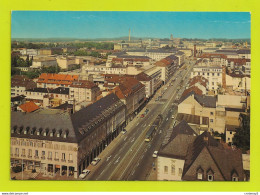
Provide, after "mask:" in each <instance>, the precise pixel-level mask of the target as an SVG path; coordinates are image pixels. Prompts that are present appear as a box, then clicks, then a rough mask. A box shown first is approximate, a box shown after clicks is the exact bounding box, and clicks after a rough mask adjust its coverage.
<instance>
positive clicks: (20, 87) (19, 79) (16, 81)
mask: <svg viewBox="0 0 260 195" xmlns="http://www.w3.org/2000/svg"><path fill="white" fill-rule="evenodd" d="M35 87H36V83H35V82H34V81H33V80H31V79H29V78H28V77H26V76H23V75H14V76H12V78H11V97H15V96H19V95H24V93H25V90H28V89H32V88H35Z"/></svg>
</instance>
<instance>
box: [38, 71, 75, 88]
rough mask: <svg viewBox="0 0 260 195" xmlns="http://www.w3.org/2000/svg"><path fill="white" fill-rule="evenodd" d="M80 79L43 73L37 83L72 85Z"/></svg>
mask: <svg viewBox="0 0 260 195" xmlns="http://www.w3.org/2000/svg"><path fill="white" fill-rule="evenodd" d="M78 78H79V76H78V75H66V74H50V73H42V74H41V75H40V76H39V78H38V81H37V83H48V84H65V85H70V84H72V81H75V80H78Z"/></svg>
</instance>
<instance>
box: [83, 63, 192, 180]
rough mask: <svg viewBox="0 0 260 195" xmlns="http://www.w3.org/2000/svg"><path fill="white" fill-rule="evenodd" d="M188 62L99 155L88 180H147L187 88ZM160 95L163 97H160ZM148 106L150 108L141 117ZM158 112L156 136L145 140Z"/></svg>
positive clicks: (91, 168) (190, 67) (189, 65)
mask: <svg viewBox="0 0 260 195" xmlns="http://www.w3.org/2000/svg"><path fill="white" fill-rule="evenodd" d="M185 64H186V67H187V68H181V69H179V70H177V71H176V72H175V74H174V75H173V77H172V78H171V79H170V80H169V81H168V82H167V83H166V84H165V85H163V86H162V87H161V88H160V89H159V90H158V91H157V93H156V94H155V95H154V97H153V98H152V99H151V100H150V102H149V103H148V104H147V105H146V107H145V108H144V109H143V110H142V111H141V112H140V113H139V114H138V115H137V116H136V117H135V118H134V119H133V120H132V121H131V122H129V123H128V125H127V127H126V130H127V133H125V134H123V133H120V134H119V136H118V137H117V138H115V139H114V140H113V141H112V142H111V144H109V146H107V147H106V149H105V150H104V151H103V152H102V153H101V154H100V155H99V158H101V161H100V162H99V163H98V164H97V165H96V166H92V165H89V166H88V167H87V169H89V170H90V171H91V172H90V174H89V175H88V176H87V177H86V178H85V180H147V177H148V176H149V174H150V172H151V170H152V168H153V166H155V163H156V162H155V159H156V158H153V157H152V154H153V152H154V151H158V150H159V148H160V146H161V144H162V142H163V139H164V138H165V135H166V133H167V130H168V129H170V128H172V127H173V124H174V121H175V118H176V115H177V103H176V100H178V99H179V98H180V96H181V94H182V93H183V91H184V90H185V86H186V84H187V82H188V80H189V77H190V72H191V70H192V67H193V65H194V61H191V60H185ZM182 80H183V81H182ZM179 86H180V87H179ZM160 95H162V98H161V99H160V100H159V101H158V100H157V97H158V96H160ZM146 108H147V109H149V112H148V113H147V114H146V115H145V116H144V117H143V118H141V117H140V115H141V114H143V113H144V110H145V109H146ZM158 114H162V116H163V121H162V123H161V125H160V127H159V128H158V130H157V131H156V134H155V136H154V137H153V139H152V140H151V141H150V142H145V141H144V139H145V135H146V132H147V131H148V130H149V128H150V126H151V124H152V123H153V122H154V120H155V118H156V117H157V116H158Z"/></svg>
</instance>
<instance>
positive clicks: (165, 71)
mask: <svg viewBox="0 0 260 195" xmlns="http://www.w3.org/2000/svg"><path fill="white" fill-rule="evenodd" d="M178 61H179V60H178V58H177V57H176V56H175V55H170V56H168V57H166V58H164V59H162V60H160V61H158V62H156V63H155V65H156V66H158V67H160V68H161V69H162V76H161V79H162V81H163V82H164V83H167V82H168V81H169V79H170V78H171V77H172V76H173V74H174V73H175V71H176V70H177V68H178Z"/></svg>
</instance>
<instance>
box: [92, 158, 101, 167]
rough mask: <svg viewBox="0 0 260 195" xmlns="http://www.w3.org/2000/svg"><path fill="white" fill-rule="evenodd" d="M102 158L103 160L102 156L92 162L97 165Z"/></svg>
mask: <svg viewBox="0 0 260 195" xmlns="http://www.w3.org/2000/svg"><path fill="white" fill-rule="evenodd" d="M100 160H101V158H94V160H93V161H92V162H91V164H92V165H94V166H96V165H97V164H98V162H99V161H100Z"/></svg>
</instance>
